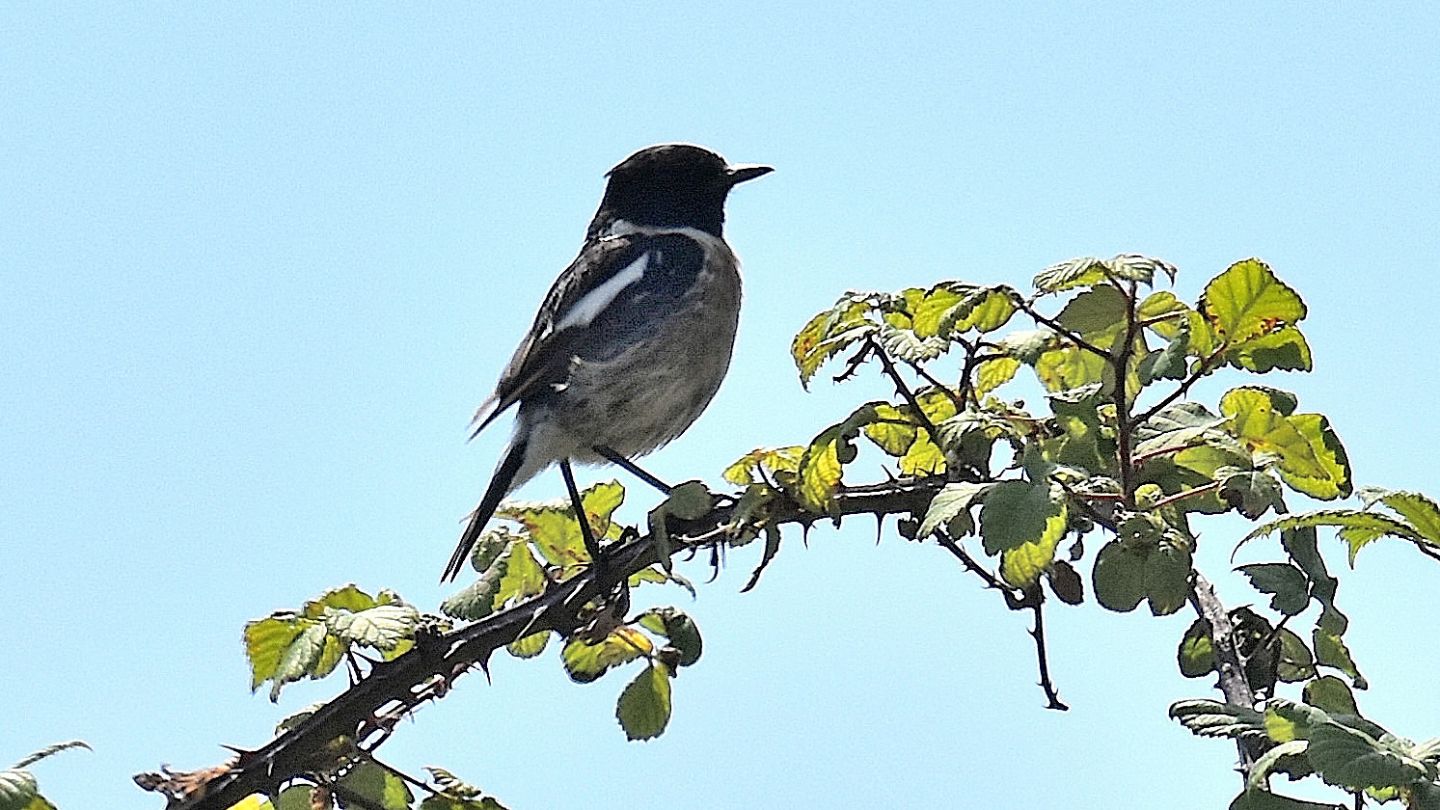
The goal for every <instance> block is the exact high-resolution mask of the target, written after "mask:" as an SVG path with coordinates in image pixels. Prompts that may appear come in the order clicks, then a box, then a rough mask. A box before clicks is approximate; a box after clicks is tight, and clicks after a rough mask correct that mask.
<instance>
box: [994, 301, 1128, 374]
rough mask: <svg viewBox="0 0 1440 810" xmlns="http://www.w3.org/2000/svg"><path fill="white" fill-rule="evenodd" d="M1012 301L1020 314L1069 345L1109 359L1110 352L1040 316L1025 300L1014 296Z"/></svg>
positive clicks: (1051, 319)
mask: <svg viewBox="0 0 1440 810" xmlns="http://www.w3.org/2000/svg"><path fill="white" fill-rule="evenodd" d="M1013 300H1014V301H1015V306H1017V307H1019V308H1020V311H1021V312H1023V313H1025V314H1026V315H1029V316H1030V318H1031V319H1032V320H1034V321H1035V322H1036V323H1039V324H1043V325H1045V326H1048V327H1050V329H1051V331H1053V332H1054V333H1055V334H1057V335H1059V336H1060V337H1062V338H1064V339H1066V340H1068V341H1070V342H1071V343H1074V344H1075V345H1076V346H1079V347H1080V348H1082V349H1084V350H1085V351H1087V352H1090V353H1091V354H1098V355H1100V356H1101V357H1104V358H1107V359H1108V358H1109V357H1110V352H1107V351H1105V350H1104V349H1102V348H1100V347H1098V346H1096V345H1095V344H1093V343H1091V342H1090V341H1088V340H1086V339H1085V338H1083V337H1080V335H1078V334H1076V333H1075V332H1071V331H1070V330H1069V329H1066V328H1065V327H1064V326H1061V325H1060V322H1059V321H1057V320H1055V319H1054V318H1048V317H1046V316H1044V315H1041V314H1040V313H1039V312H1037V311H1036V310H1035V308H1034V307H1033V306H1031V305H1030V303H1029V302H1028V301H1026V300H1025V299H1023V298H1020V297H1019V296H1016V297H1015V298H1014V299H1013Z"/></svg>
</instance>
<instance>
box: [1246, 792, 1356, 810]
mask: <svg viewBox="0 0 1440 810" xmlns="http://www.w3.org/2000/svg"><path fill="white" fill-rule="evenodd" d="M1230 810H1345V808H1344V807H1342V806H1341V805H1338V804H1319V803H1316V802H1307V801H1303V800H1301V799H1292V798H1290V797H1289V796H1281V795H1280V794H1278V793H1270V792H1269V791H1264V790H1247V791H1245V792H1244V793H1241V794H1240V795H1239V796H1236V797H1235V801H1233V802H1230Z"/></svg>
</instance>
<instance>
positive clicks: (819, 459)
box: [795, 440, 843, 515]
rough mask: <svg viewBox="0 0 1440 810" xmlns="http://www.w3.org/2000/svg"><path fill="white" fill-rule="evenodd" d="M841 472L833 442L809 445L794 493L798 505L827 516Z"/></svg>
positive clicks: (801, 463) (802, 460)
mask: <svg viewBox="0 0 1440 810" xmlns="http://www.w3.org/2000/svg"><path fill="white" fill-rule="evenodd" d="M842 472H843V467H841V465H840V459H839V456H838V455H837V453H836V449H835V442H834V440H831V441H827V442H823V443H817V444H812V445H810V447H809V448H808V449H807V450H806V451H805V456H804V458H803V459H801V462H800V488H799V490H798V491H797V492H796V493H795V494H796V497H797V500H799V501H800V505H801V506H803V507H805V508H806V509H808V510H810V511H811V512H816V513H819V514H822V515H823V514H829V512H830V506H831V504H832V503H833V501H834V497H835V490H836V489H838V488H839V487H840V475H841V473H842Z"/></svg>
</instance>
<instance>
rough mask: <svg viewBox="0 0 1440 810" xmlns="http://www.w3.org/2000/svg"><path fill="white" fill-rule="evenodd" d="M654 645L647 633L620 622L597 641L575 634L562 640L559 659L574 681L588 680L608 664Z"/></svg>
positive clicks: (631, 658) (630, 658) (621, 661)
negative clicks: (590, 640) (593, 641)
mask: <svg viewBox="0 0 1440 810" xmlns="http://www.w3.org/2000/svg"><path fill="white" fill-rule="evenodd" d="M654 649H655V645H654V643H652V642H651V641H650V637H649V636H647V635H645V634H644V633H642V632H640V631H639V630H637V629H635V628H633V627H627V626H624V625H622V626H620V627H617V628H615V629H614V630H612V631H610V634H609V635H607V636H605V638H603V639H601V640H600V641H599V642H598V643H594V644H592V643H590V642H588V641H586V640H585V639H583V638H581V637H579V636H576V637H574V638H572V639H570V640H569V641H567V642H565V648H564V649H563V650H561V652H560V660H561V662H562V663H563V664H564V665H565V672H566V673H567V674H569V675H570V678H571V680H573V681H575V682H576V683H590V682H591V681H593V680H595V679H597V678H599V677H600V676H601V675H604V674H605V672H606V671H607V670H609V669H610V668H611V667H615V666H619V665H620V664H624V663H626V662H629V661H634V660H635V659H636V658H639V657H641V656H644V655H649V654H650V653H651V652H652V651H653V650H654Z"/></svg>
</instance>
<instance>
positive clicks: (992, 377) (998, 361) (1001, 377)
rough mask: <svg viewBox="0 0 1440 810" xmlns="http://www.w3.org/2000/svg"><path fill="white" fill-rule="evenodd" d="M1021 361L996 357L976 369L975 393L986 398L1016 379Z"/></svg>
mask: <svg viewBox="0 0 1440 810" xmlns="http://www.w3.org/2000/svg"><path fill="white" fill-rule="evenodd" d="M1019 370H1020V361H1019V360H1017V359H1016V358H1014V357H994V358H991V359H989V360H985V361H984V362H982V363H980V365H978V366H976V367H975V393H976V395H977V396H981V397H983V396H985V395H986V394H988V393H990V392H991V391H994V390H995V389H996V388H999V387H1000V386H1002V385H1004V384H1005V383H1007V382H1010V380H1012V379H1014V378H1015V372H1016V371H1019Z"/></svg>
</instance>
